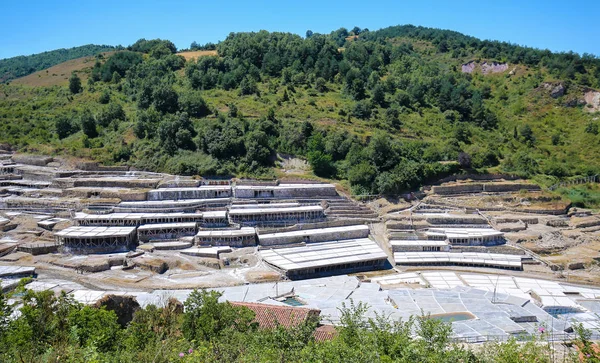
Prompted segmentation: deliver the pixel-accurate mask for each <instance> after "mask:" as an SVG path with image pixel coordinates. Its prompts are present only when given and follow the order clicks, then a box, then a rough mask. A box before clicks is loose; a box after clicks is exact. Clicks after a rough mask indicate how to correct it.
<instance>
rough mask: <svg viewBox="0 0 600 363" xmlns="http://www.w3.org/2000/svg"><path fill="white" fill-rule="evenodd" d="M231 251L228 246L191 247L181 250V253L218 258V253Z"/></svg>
mask: <svg viewBox="0 0 600 363" xmlns="http://www.w3.org/2000/svg"><path fill="white" fill-rule="evenodd" d="M227 252H231V248H230V247H228V246H216V247H192V248H188V249H185V250H183V251H181V254H183V255H187V256H194V257H210V258H219V254H221V253H227Z"/></svg>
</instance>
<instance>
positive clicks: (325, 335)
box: [313, 325, 338, 342]
mask: <svg viewBox="0 0 600 363" xmlns="http://www.w3.org/2000/svg"><path fill="white" fill-rule="evenodd" d="M337 335H338V332H337V330H336V329H335V326H333V325H321V326H320V327H318V328H317V329H315V332H314V333H313V336H314V337H315V340H316V341H317V342H324V341H327V340H333V338H335V337H336V336H337Z"/></svg>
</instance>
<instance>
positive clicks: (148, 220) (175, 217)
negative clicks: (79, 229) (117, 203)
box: [73, 213, 202, 226]
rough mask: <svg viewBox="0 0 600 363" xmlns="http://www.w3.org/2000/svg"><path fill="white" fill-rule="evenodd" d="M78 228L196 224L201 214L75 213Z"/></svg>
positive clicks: (200, 218)
mask: <svg viewBox="0 0 600 363" xmlns="http://www.w3.org/2000/svg"><path fill="white" fill-rule="evenodd" d="M73 220H74V221H75V223H77V225H80V226H140V225H142V224H159V223H192V222H193V223H197V222H201V221H202V213H108V214H87V213H76V214H75V217H74V218H73Z"/></svg>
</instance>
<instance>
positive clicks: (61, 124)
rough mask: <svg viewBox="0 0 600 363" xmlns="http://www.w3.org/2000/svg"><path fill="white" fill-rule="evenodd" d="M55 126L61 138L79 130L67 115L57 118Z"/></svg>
mask: <svg viewBox="0 0 600 363" xmlns="http://www.w3.org/2000/svg"><path fill="white" fill-rule="evenodd" d="M54 128H55V130H56V134H57V135H58V138H59V139H61V140H62V139H64V138H65V137H67V136H69V135H71V134H73V133H75V132H76V131H77V130H76V129H75V127H73V123H72V122H71V120H70V119H69V118H68V117H66V116H59V117H57V118H55V119H54Z"/></svg>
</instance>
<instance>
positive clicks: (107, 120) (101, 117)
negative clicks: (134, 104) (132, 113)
mask: <svg viewBox="0 0 600 363" xmlns="http://www.w3.org/2000/svg"><path fill="white" fill-rule="evenodd" d="M125 119H126V116H125V111H124V110H123V107H122V106H121V105H120V104H118V103H116V102H111V103H110V104H109V105H108V107H107V108H105V109H103V110H102V111H100V112H99V113H98V115H97V116H96V123H97V124H98V125H100V126H102V127H107V126H108V125H110V124H111V122H113V121H125Z"/></svg>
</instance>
